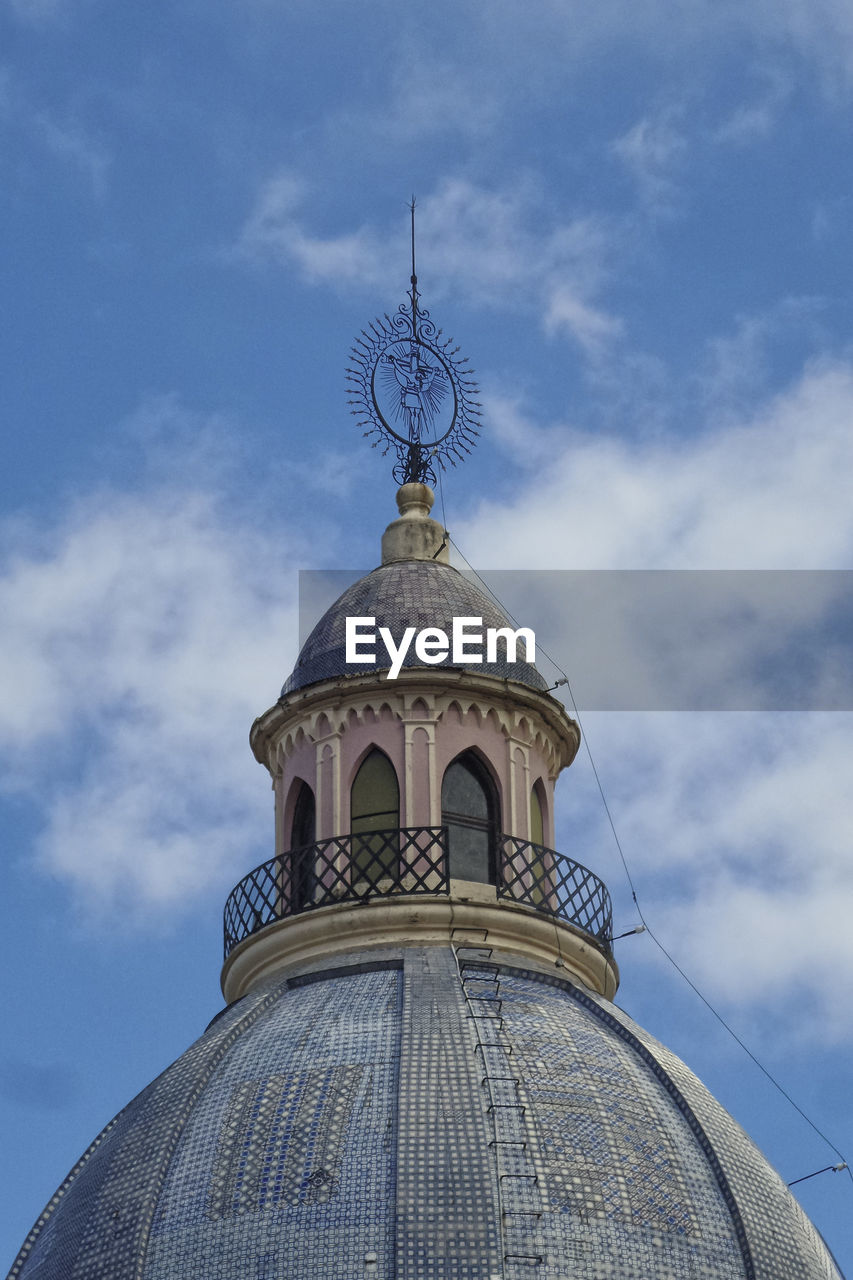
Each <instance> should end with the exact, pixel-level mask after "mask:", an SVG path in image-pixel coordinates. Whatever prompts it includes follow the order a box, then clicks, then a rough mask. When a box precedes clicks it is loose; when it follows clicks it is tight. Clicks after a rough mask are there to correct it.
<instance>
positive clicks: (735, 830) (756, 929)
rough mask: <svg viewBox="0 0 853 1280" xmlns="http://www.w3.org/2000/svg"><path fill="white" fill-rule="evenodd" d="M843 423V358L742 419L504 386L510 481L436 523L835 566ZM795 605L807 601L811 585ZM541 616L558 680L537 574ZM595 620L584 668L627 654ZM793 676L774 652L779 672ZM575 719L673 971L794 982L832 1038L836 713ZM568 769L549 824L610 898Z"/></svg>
mask: <svg viewBox="0 0 853 1280" xmlns="http://www.w3.org/2000/svg"><path fill="white" fill-rule="evenodd" d="M851 419H853V367H851V366H850V364H848V363H847V362H844V361H836V362H832V363H829V362H826V363H821V364H814V365H812V366H810V367H808V368H807V369H806V370H805V371H804V372H803V373H802V375H801V377H800V378H799V379H798V380H797V381H796V382H795V383H794V384H793V385H792V386H790V387H789V388H788V389H787V390H786V391H785V392H784V393H783V394H779V395H777V396H775V397H772V398H769V399H767V400H766V401H765V402H764V403H763V404H762V405H761V406H759V407H758V408H757V409H756V410H754V411H753V412H752V413H751V414H750V416H749V417H748V418H746V419H741V420H739V421H730V422H729V423H728V425H726V426H719V425H715V426H714V427H709V426H708V424H707V423H701V422H700V423H697V424H696V426H697V431H696V434H695V435H694V436H693V437H689V436H688V437H686V436H684V435H683V434H680V435H678V436H677V437H676V436H672V437H668V436H667V437H661V436H660V435H655V436H654V438H652V439H651V440H645V441H643V440H636V439H635V440H626V439H624V438H618V437H610V438H602V437H600V436H591V435H587V434H583V433H580V432H578V431H577V430H576V429H566V430H565V431H564V432H563V433H562V434H561V433H560V432H559V431H558V429H557V428H555V427H554V426H553V425H550V426H548V427H540V426H538V425H537V423H536V421H535V416H534V415H532V414H530V413H529V412H528V411H526V410H525V408H524V406H523V404H522V403H521V402H520V401H519V400H518V399H516V400H515V401H510V403H509V407H508V409H507V410H506V412H505V414H504V420H503V421H502V422H501V424H500V430H499V432H498V436H497V438H498V440H499V441H500V442H501V443H502V444H507V447H508V448H509V449H511V451H512V456H513V457H514V458H515V459H518V458H520V457H522V456H523V455H524V453H525V452H527V453H528V455H529V457H530V459H531V462H530V470H529V474H530V480H529V481H528V483H527V484H524V483H523V482H520V481H519V474H518V472H516V473H515V489H514V492H513V493H512V494H510V495H508V496H507V497H506V498H505V500H504V501H502V502H499V501H490V502H488V503H484V504H482V505H481V507H480V508H479V510H478V511H477V512H476V513H475V514H474V515H473V516H472V517H471V518H469V519H468V520H467V521H465V522H462V523H461V524H457V526H456V528H455V529H454V535H455V538H456V540H457V541H458V543H459V545H460V546H461V548H462V550H463V551H464V553H465V555H466V556H467V557H468V558H469V559H470V560H471V562H472V563H474V564H476V565H477V566H478V567H479V568H484V567H487V566H494V567H496V568H498V567H499V568H502V569H505V568H507V567H512V566H518V567H529V566H533V565H536V566H540V567H541V566H543V565H547V566H550V567H561V566H574V567H596V568H602V569H606V568H664V567H675V566H680V567H693V568H698V569H712V568H720V567H730V568H739V567H740V568H746V567H751V568H761V567H772V568H777V569H790V568H801V569H802V568H808V567H811V568H847V567H849V566H850V564H851V560H853V511H851V507H850V503H849V494H848V488H849V486H848V477H849V475H850V473H851V468H853V434H851V432H850V429H849V423H850V421H851ZM527 441H529V448H525V442H527ZM522 474H523V473H522ZM614 512H618V518H614ZM602 576H604V575H602ZM697 576H701V575H697ZM712 576H713V575H712ZM786 576H788V575H786ZM792 576H793V575H792ZM780 603H781V604H785V602H784V601H782V602H780ZM787 603H788V605H791V606H792V607H795V608H799V607H802V608H804V609H807V608H808V607H810V605H809V601H808V600H793V601H788V602H787ZM812 604H813V605H814V608H815V610H816V615H815V616H819V615H820V609H821V607H822V602H821V600H820V599H819V598H816V599H815V600H814V601H813V602H812ZM786 607H787V606H786ZM561 610H562V616H563V624H562V628H561V627H560V623H559V616H560V612H561ZM548 611H549V612H550V614H551V615H552V616H554V615H556V618H557V620H556V622H554V628H555V629H556V633H557V635H558V636H559V635H562V636H563V640H564V643H563V644H560V643H559V642H558V644H557V645H556V646H555V650H556V651H555V656H556V657H557V658H558V660H560V661H561V663H562V665H563V666H564V667H566V669H567V670H568V671H569V673H570V675H575V674H576V665H575V662H574V650H573V649H572V646H571V643H570V641H569V639H568V637H571V636H572V635H576V634H577V633H578V631H579V630H580V631H583V628H584V618H583V598H582V596H581V595H580V594H579V593H577V592H576V593H572V594H570V593H565V598H562V597H561V598H559V599H557V598H555V593H554V592H553V591H551V592H550V598H549V601H548ZM751 616H752V615H751V602H750V601H748V600H747V601H745V602H744V609H743V613H742V616H741V617H740V618H738V617H737V616H735V617H734V618H733V621H732V626H731V629H730V631H729V633H721V634H720V635H718V636H717V637H716V638H714V637H709V638H708V639H709V641H710V643H711V649H710V651H708V657H709V669H708V671H707V673H706V674H707V679H708V682H709V685H710V686H712V685H713V682H714V680H722V679H725V673H726V670H727V664H729V663H731V662H734V663H737V662H746V664H747V665H748V664H749V661H750V646H751V645H754V644H755V642H756V635H755V633H754V632H753V631H752V630H751V627H750V618H751ZM525 618H526V615H525ZM689 624H690V619H685V620H683V622H680V621H679V620H678V619H677V618H674V619H673V626H672V628H671V634H670V635H669V636H666V637H664V641H663V648H662V651H661V655H660V658H661V662H662V663H664V664H665V663H666V645H672V646H675V648H676V649H677V647H678V645H679V644H681V643H686V642H687V641H686V640H685V639H684V637H685V635H686V632H687V631H688V630H689ZM614 625H615V626H616V627H617V631H616V633H614V634H613V635H608V634H607V633H606V632H605V633H604V634H603V635H602V636H601V637H600V645H599V649H598V652H597V661H599V663H600V664H604V663H606V662H607V661H608V656H609V655H610V656H612V660H613V661H614V662H619V663H624V662H625V661H626V660H630V657H631V654H632V653H633V652H634V651H635V650H636V648H637V646H638V645H639V644H641V642H642V639H643V638H642V637H639V638H637V637H634V639H633V641H632V637H631V636H630V635H627V636H626V635H621V636H620V635H619V634H618V625H621V624H619V620H618V619H616V620H615V623H614ZM832 649H833V646H832V637H831V636H827V638H826V644H825V646H823V645H818V646H817V649H816V651H815V652H814V653H813V654H812V658H813V663H812V665H813V667H814V674H815V678H816V679H817V680H818V682H819V681H820V671H821V664H822V663H826V664H830V665H831V661H832ZM676 656H677V655H676ZM753 656H754V655H753ZM622 674H624V673H622V672H620V675H622ZM803 675H804V671H803V669H802V668H801V667H800V666H799V665H792V667H791V669H790V673H789V678H790V681H791V682H792V684H794V685H795V686H796V685H799V683H800V681H801V679H802V678H803ZM639 676H642V673H639ZM723 692H724V693H725V692H726V690H725V689H724V690H723ZM720 700H721V701H722V702H725V698H724V697H722V696H721V699H720ZM712 705H713V704H712ZM585 722H586V723H587V726H588V728H589V732H590V736H591V742H592V746H593V750H594V752H595V753H596V758H597V760H598V762H599V766H600V768H601V769H602V773H603V777H604V782H605V787H606V789H607V792H608V799H609V802H610V807H611V810H612V811H613V813H614V816H615V820H616V823H617V827H618V829H619V832H620V838H621V839H622V842H623V845H624V847H625V849H626V851H627V853H628V857H629V859H630V861H631V864H632V867H633V869H634V871H635V873H636V874H637V875H638V878H639V882H640V890H641V896H642V898H643V902H644V906H645V908H646V910H647V911H648V912H649V915H650V918H651V919H652V920H653V922H654V923H655V925H656V926H657V928H658V930H659V932H660V933H661V935H662V936H663V937H664V939H665V941H666V942H667V944H668V945H670V946H671V947H672V949H673V950H675V951H676V953H677V955H678V957H679V958H680V959H681V960H682V961H683V962H684V963H685V964H686V966H687V967H688V969H690V971H691V972H692V973H693V974H694V975H695V976H696V977H697V978H698V979H699V980H700V981H701V982H702V984H703V985H704V986H706V988H707V989H708V990H709V992H711V993H712V994H713V995H714V996H715V997H718V998H723V999H726V1000H728V1001H730V1002H741V1003H743V1004H744V1005H747V1006H750V1007H755V1006H762V1005H766V1004H768V1002H770V1003H772V1002H773V1001H774V1000H778V999H781V998H782V995H783V993H784V991H785V990H786V988H787V989H788V990H791V989H795V990H797V991H798V992H800V993H806V994H807V995H808V998H809V1003H810V1007H811V1008H812V1009H813V1010H814V1011H815V1012H816V1017H820V1018H823V1019H824V1031H823V1034H824V1035H826V1036H830V1037H838V1038H842V1037H847V1036H849V1035H850V1031H851V1025H853V1020H851V1016H850V1015H851V1009H850V1006H849V1003H846V1002H845V1001H844V1000H839V997H838V992H839V991H841V990H853V947H851V945H850V942H849V938H850V930H849V928H848V925H847V921H848V920H849V919H850V918H851V915H853V877H851V874H850V861H849V848H850V835H851V828H850V819H849V789H850V788H849V760H850V758H851V754H852V753H853V715H851V714H849V713H845V714H842V713H836V714H834V715H828V714H826V713H823V714H820V715H817V714H815V715H811V716H808V715H802V716H793V715H788V714H782V713H780V712H776V713H772V714H764V715H759V714H754V715H751V716H750V715H745V714H744V715H734V714H732V713H730V712H729V713H727V714H726V715H725V716H720V715H704V714H699V713H687V712H682V713H680V714H672V713H670V714H664V713H658V714H657V715H651V714H649V715H646V714H640V713H635V714H633V715H631V716H630V718H628V719H626V718H625V716H624V715H621V716H618V717H617V716H606V715H591V714H590V715H588V716H586V717H585ZM585 769H586V766H585V765H584V763H583V760H582V758H579V760H578V761H577V762H576V764H575V765H574V766H573V767H572V770H571V771H570V777H569V778H567V779H566V780H565V781H564V783H563V797H564V801H563V802H564V804H568V806H569V808H568V811H564V813H563V827H564V830H565V831H568V832H569V833H570V838H571V839H572V840H576V839H577V832H578V830H579V829H582V830H583V831H584V841H585V849H584V859H583V860H584V861H587V862H590V863H591V864H592V865H593V866H594V868H595V869H596V870H598V871H600V872H602V873H603V874H605V875H606V877H607V878H608V879H610V880H612V881H613V887H614V889H615V890H616V891H617V894H621V870H620V869H619V865H618V859H617V858H616V856H615V853H614V851H613V846H612V840H611V837H610V834H609V832H608V830H607V827H606V823H605V821H604V818H603V815H602V813H601V807H600V801H599V799H598V796H597V792H596V789H595V786H594V783H593V780H592V779H591V778H590V777H588V776H585ZM567 838H569V837H567ZM624 909H625V911H626V912H630V902H629V901H627V900H626V903H625V908H624Z"/></svg>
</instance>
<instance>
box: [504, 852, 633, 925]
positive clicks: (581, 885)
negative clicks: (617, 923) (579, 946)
mask: <svg viewBox="0 0 853 1280" xmlns="http://www.w3.org/2000/svg"><path fill="white" fill-rule="evenodd" d="M498 850H499V853H498V866H499V868H500V873H499V876H498V897H499V898H510V899H512V901H513V902H524V903H526V904H527V906H529V907H535V908H536V910H537V911H544V912H546V913H547V914H548V915H551V916H558V917H559V918H560V919H561V920H568V921H569V923H570V924H574V925H577V927H578V928H579V929H583V931H584V933H590V934H592V936H593V937H594V938H598V939H599V941H601V942H604V943H607V944H608V945H609V942H610V939H611V937H612V935H613V918H612V909H611V906H610V894H609V893H608V892H607V889H606V888H605V885H604V883H603V881H601V880H599V878H598V876H597V875H595V874H594V873H593V872H592V871H589V870H587V868H586V867H582V866H581V864H580V863H579V862H575V861H573V859H572V858H567V857H566V856H565V855H564V854H562V853H557V852H556V851H555V850H554V849H546V848H545V847H544V846H543V845H539V844H531V843H530V841H529V840H519V839H518V838H517V837H516V836H499V837H498Z"/></svg>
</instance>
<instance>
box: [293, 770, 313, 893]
mask: <svg viewBox="0 0 853 1280" xmlns="http://www.w3.org/2000/svg"><path fill="white" fill-rule="evenodd" d="M316 839H317V823H316V810H315V806H314V792H313V791H312V790H311V788H310V787H309V786H308V783H307V782H303V783H302V784H301V786H300V788H299V793H298V795H297V797H296V804H295V805H294V806H293V820H292V822H291V824H290V848H291V849H292V850H293V854H292V856H291V859H290V878H291V886H290V887H291V897H292V906H293V909H294V911H299V910H301V908H302V907H304V906H305V903H306V902H310V900H311V897H312V895H313V893H314V854H313V851H312V846H313V844H314V841H315V840H316Z"/></svg>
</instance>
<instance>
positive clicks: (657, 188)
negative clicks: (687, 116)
mask: <svg viewBox="0 0 853 1280" xmlns="http://www.w3.org/2000/svg"><path fill="white" fill-rule="evenodd" d="M679 115H680V112H679V111H677V110H675V109H674V108H669V109H667V110H665V111H662V112H659V113H658V114H657V115H655V116H644V117H643V118H642V119H641V120H638V121H637V122H636V124H634V125H632V126H631V128H630V129H628V130H627V132H626V133H623V134H622V135H621V137H619V138H617V139H616V140H615V141H614V142H613V143H612V148H611V149H612V151H613V154H614V155H615V156H616V157H617V159H618V160H620V161H621V162H622V164H623V165H624V166H625V169H626V170H627V171H628V173H629V174H630V176H631V177H632V178H633V180H634V182H635V183H636V185H637V189H638V191H639V194H640V198H641V199H642V201H643V203H644V204H646V205H647V206H648V207H649V208H651V209H653V210H654V211H655V212H656V213H658V214H672V213H674V212H676V210H677V209H678V205H679V198H680V197H679V186H678V176H679V172H680V170H681V168H682V166H683V164H684V161H685V159H686V156H687V151H688V147H687V139H686V137H685V135H684V133H683V132H682V130H681V128H680V127H679V124H678V120H679Z"/></svg>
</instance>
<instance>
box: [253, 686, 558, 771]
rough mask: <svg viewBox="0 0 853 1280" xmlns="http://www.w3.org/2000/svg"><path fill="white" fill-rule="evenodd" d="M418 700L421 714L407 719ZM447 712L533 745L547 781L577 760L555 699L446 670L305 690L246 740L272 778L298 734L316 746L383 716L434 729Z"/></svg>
mask: <svg viewBox="0 0 853 1280" xmlns="http://www.w3.org/2000/svg"><path fill="white" fill-rule="evenodd" d="M418 701H421V702H422V703H423V704H424V706H425V707H426V713H427V714H426V716H424V715H423V714H416V713H415V710H414V708H415V704H416V703H417V702H418ZM453 706H456V707H457V708H458V712H459V715H460V716H461V717H463V718H464V717H465V716H466V715H468V714H470V713H471V712H473V713H474V714H475V715H477V716H478V717H479V718H480V720H481V721H485V720H486V719H487V718H488V717H490V716H491V717H493V718H494V719H495V721H496V723H497V726H498V727H499V729H500V731H501V732H502V733H503V734H504V735H505V736H506V737H508V738H518V739H521V740H522V741H525V742H527V743H529V744H530V745H532V746H536V747H537V748H538V749H539V750H540V751H541V752H542V754H543V755H544V756H545V758H546V759H547V761H548V766H549V772H550V774H551V776H552V777H554V778H556V776H557V774H559V773H560V771H561V770H562V769H565V768H566V766H567V765H569V764H571V762H572V760H573V759H574V757H575V755H576V754H577V750H578V747H579V745H580V729H579V727H578V725H577V723H576V722H575V721H574V720H573V719H572V718H571V716H569V714H568V713H567V712H566V710H565V708H564V707H563V705H562V704H561V703H560V702H558V701H557V700H556V698H552V697H550V696H549V695H548V694H546V693H539V692H537V691H536V690H535V689H531V688H530V687H529V686H528V685H525V684H520V683H519V682H517V681H514V680H502V679H500V678H499V677H497V676H486V675H474V674H472V673H471V672H469V671H460V670H457V669H447V668H442V669H441V671H440V672H439V671H438V670H436V671H427V670H423V669H421V668H404V669H403V670H402V671H401V672H400V674H399V676H398V678H397V679H396V680H393V681H392V680H389V679H388V678H387V676H386V675H384V674H382V675H380V676H377V675H376V674H375V673H371V674H370V675H364V676H344V677H338V678H336V679H333V680H323V681H320V682H318V683H317V684H313V685H309V686H308V687H307V688H305V689H299V690H296V691H294V692H293V693H290V694H288V695H287V696H286V697H284V698H281V699H280V700H279V701H278V702H277V703H276V704H275V705H274V706H273V707H270V709H269V710H268V711H266V712H264V714H263V715H262V716H259V717H258V719H257V720H256V721H255V723H254V724H253V725H252V729H251V733H250V735H249V741H250V743H251V746H252V750H253V752H254V754H255V758H256V760H257V761H258V762H259V763H260V764H262V765H264V766H265V767H266V768H267V769H268V770H269V771H270V773H273V774H274V773H275V772H276V770H277V769H278V768H280V767H281V758H282V754H283V755H284V756H285V757H287V756H288V755H290V754H291V752H292V751H293V750H294V749H295V747H296V746H297V745H298V742H299V738H300V735H302V734H304V735H305V736H306V737H307V738H308V739H310V740H313V741H316V740H317V738H319V737H326V736H328V734H329V732H330V730H331V732H342V731H344V730H345V729H346V728H347V727H348V726H350V725H352V724H353V723H356V724H357V723H362V722H363V721H364V719H365V717H366V716H368V715H371V714H372V715H373V717H374V718H375V719H379V718H380V717H381V716H382V713H383V712H387V713H388V714H390V715H391V716H392V717H394V718H395V719H397V720H399V721H401V722H407V723H411V722H412V721H414V722H418V721H420V722H421V723H427V722H430V721H431V722H432V723H438V722H439V721H441V719H442V718H443V717H444V716H445V715H446V714H447V712H448V711H449V710H450V709H451V707H453ZM321 718H324V722H323V723H322V724H321V723H320V722H321Z"/></svg>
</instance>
